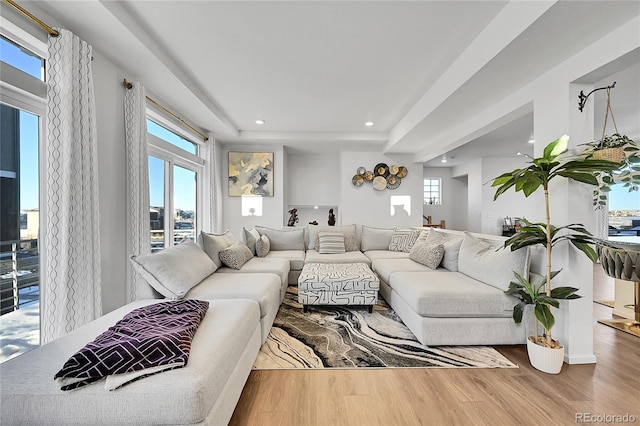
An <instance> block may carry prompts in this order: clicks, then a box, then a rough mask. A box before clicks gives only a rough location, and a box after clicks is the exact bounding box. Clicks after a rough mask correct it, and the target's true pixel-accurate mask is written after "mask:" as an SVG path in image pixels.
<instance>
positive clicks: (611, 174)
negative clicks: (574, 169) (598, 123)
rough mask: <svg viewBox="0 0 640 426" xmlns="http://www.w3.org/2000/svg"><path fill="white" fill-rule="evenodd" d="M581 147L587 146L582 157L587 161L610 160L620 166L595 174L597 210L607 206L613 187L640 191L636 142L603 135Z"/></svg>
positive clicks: (594, 201) (626, 138) (639, 155)
mask: <svg viewBox="0 0 640 426" xmlns="http://www.w3.org/2000/svg"><path fill="white" fill-rule="evenodd" d="M616 131H617V130H616ZM581 146H586V148H585V149H584V151H583V152H582V155H583V156H584V157H585V158H587V159H588V158H593V159H596V160H609V161H613V162H615V163H617V164H618V167H617V168H616V169H614V170H610V171H599V172H596V173H595V176H596V178H597V180H598V185H597V188H596V189H595V190H594V191H593V205H594V206H595V207H596V208H599V207H604V206H606V204H607V198H608V196H607V194H608V193H609V192H611V185H614V184H622V185H623V186H624V187H626V188H628V190H629V192H631V191H638V190H639V189H640V148H639V147H638V144H637V143H636V142H635V141H634V140H632V139H630V138H629V137H627V136H626V135H621V134H619V133H614V134H613V135H611V136H605V135H604V134H603V136H602V138H600V139H598V140H596V141H592V142H588V143H585V144H582V145H581Z"/></svg>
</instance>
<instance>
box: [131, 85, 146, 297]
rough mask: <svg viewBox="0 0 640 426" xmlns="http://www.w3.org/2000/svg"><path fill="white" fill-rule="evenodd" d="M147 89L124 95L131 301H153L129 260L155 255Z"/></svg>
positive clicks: (135, 89)
mask: <svg viewBox="0 0 640 426" xmlns="http://www.w3.org/2000/svg"><path fill="white" fill-rule="evenodd" d="M146 98H147V97H146V93H145V88H144V86H143V85H142V84H140V83H133V84H132V87H131V88H130V89H128V90H126V93H125V95H124V125H125V140H126V144H127V301H128V302H131V301H133V300H137V299H149V298H153V292H152V291H151V287H149V285H148V284H147V283H146V282H145V281H144V280H143V279H142V277H141V276H140V275H139V274H138V273H137V272H136V271H135V270H134V269H133V265H132V264H131V262H130V261H129V258H130V257H131V256H134V255H139V254H146V253H149V252H150V251H151V237H150V226H149V155H148V149H147V111H146V110H147V99H146Z"/></svg>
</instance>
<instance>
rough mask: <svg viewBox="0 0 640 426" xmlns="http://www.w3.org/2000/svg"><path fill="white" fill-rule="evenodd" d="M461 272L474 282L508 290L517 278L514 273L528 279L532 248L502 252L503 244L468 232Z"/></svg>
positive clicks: (459, 260) (463, 246) (461, 250)
mask: <svg viewBox="0 0 640 426" xmlns="http://www.w3.org/2000/svg"><path fill="white" fill-rule="evenodd" d="M458 269H459V271H460V272H462V273H463V274H465V275H467V276H469V277H471V278H474V279H476V280H478V281H482V282H483V283H485V284H489V285H490V286H493V287H496V288H498V289H500V290H507V289H508V288H509V283H510V282H511V281H513V280H514V278H515V275H514V274H513V273H514V272H517V273H518V274H520V275H522V276H523V277H524V278H525V279H526V278H528V277H529V248H528V247H524V248H521V249H518V250H516V251H511V249H509V248H506V249H502V244H497V243H496V244H491V243H489V242H488V241H484V240H480V239H478V238H476V237H475V236H473V235H471V234H470V233H468V232H465V235H464V240H463V241H462V245H461V246H460V256H459V258H458Z"/></svg>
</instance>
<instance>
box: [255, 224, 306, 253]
mask: <svg viewBox="0 0 640 426" xmlns="http://www.w3.org/2000/svg"><path fill="white" fill-rule="evenodd" d="M256 231H258V232H259V233H260V235H266V236H267V237H268V238H269V242H270V243H271V250H303V251H304V249H305V248H304V247H305V244H304V228H291V229H273V228H267V227H265V226H256Z"/></svg>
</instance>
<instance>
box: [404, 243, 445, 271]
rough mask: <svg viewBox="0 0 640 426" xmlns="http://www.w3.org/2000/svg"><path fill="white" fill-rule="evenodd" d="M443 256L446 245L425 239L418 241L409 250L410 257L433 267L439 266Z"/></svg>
mask: <svg viewBox="0 0 640 426" xmlns="http://www.w3.org/2000/svg"><path fill="white" fill-rule="evenodd" d="M443 256H444V246H443V245H442V244H427V243H426V242H424V241H417V242H416V243H415V244H414V245H413V247H412V248H411V251H410V252H409V259H411V260H413V261H415V262H418V263H420V264H422V265H424V266H428V267H429V268H431V269H436V268H438V265H440V262H441V261H442V257H443Z"/></svg>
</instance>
